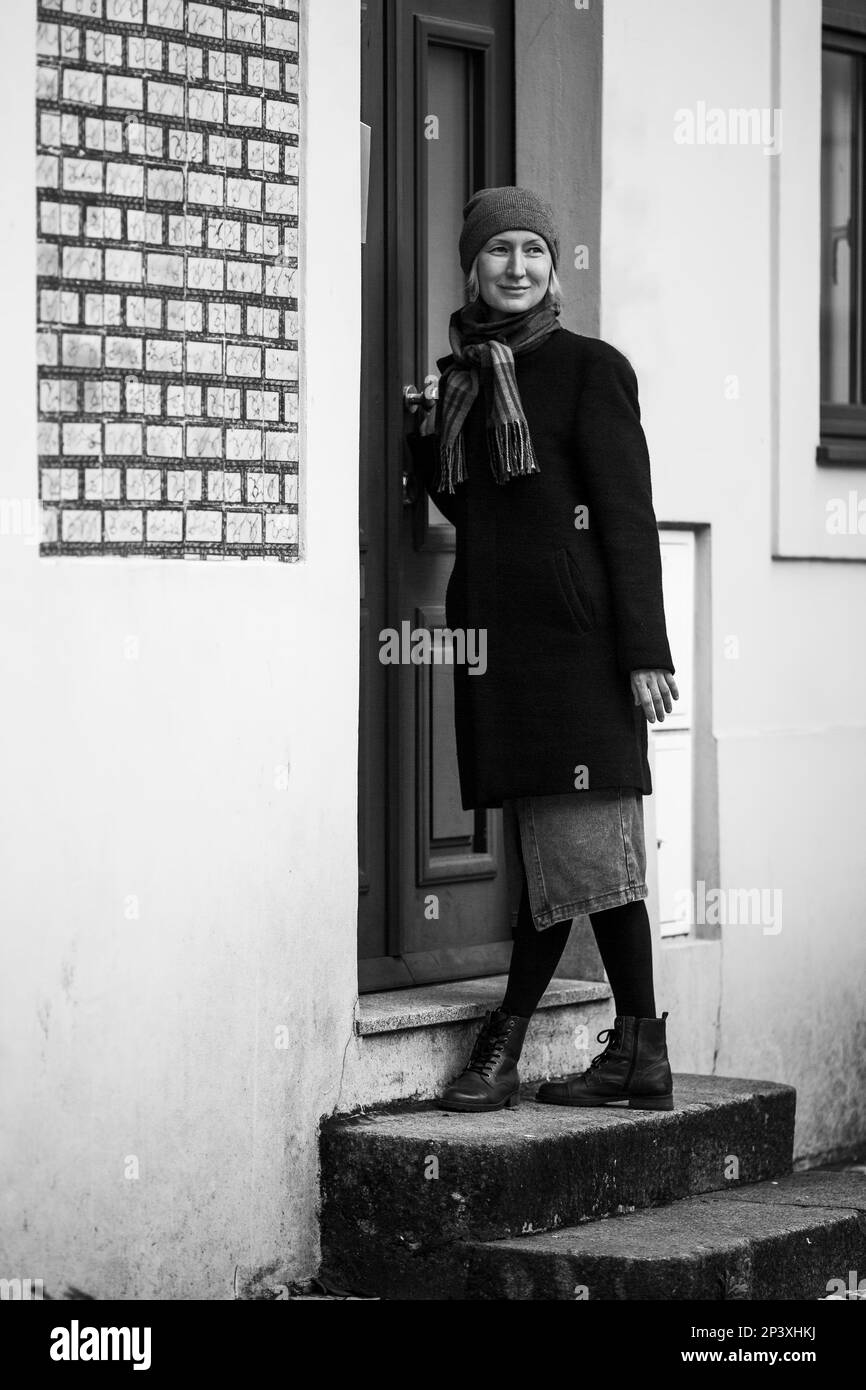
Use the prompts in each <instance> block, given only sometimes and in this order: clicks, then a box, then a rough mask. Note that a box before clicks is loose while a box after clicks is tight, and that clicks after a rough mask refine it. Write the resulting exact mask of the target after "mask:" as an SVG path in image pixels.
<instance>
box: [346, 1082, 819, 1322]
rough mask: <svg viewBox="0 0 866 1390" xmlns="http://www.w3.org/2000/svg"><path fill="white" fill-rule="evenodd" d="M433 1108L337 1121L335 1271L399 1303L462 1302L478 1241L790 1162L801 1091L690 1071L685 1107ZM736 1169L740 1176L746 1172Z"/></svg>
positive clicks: (715, 1186)
mask: <svg viewBox="0 0 866 1390" xmlns="http://www.w3.org/2000/svg"><path fill="white" fill-rule="evenodd" d="M534 1091H535V1087H534V1086H532V1087H527V1088H526V1089H525V1090H524V1091H523V1092H522V1103H521V1105H520V1107H519V1108H518V1109H516V1110H505V1111H498V1112H494V1113H493V1114H489V1115H458V1114H449V1113H448V1112H446V1111H442V1110H438V1109H436V1108H435V1107H434V1106H432V1105H430V1104H426V1105H414V1106H398V1107H395V1108H393V1109H390V1110H388V1109H385V1110H382V1111H377V1112H374V1113H371V1114H367V1115H358V1116H343V1117H337V1118H334V1119H331V1120H329V1121H327V1122H326V1123H325V1124H324V1125H323V1129H322V1135H321V1163H322V1194H323V1205H322V1247H323V1266H324V1268H326V1269H327V1270H328V1271H329V1272H331V1273H332V1274H333V1275H335V1276H336V1277H337V1278H338V1279H342V1280H343V1281H345V1282H348V1283H349V1285H350V1286H351V1287H355V1288H362V1289H369V1290H371V1291H373V1292H376V1293H379V1294H381V1295H382V1296H384V1297H388V1298H409V1297H414V1298H419V1297H420V1298H425V1297H426V1298H442V1297H445V1298H449V1297H455V1296H460V1295H459V1294H455V1293H454V1290H455V1288H462V1287H463V1286H464V1280H465V1246H466V1245H467V1243H473V1242H475V1243H477V1242H487V1241H493V1240H504V1239H507V1238H509V1237H513V1236H521V1235H526V1234H529V1233H534V1232H540V1231H553V1230H556V1229H557V1228H561V1227H564V1226H572V1225H574V1224H576V1223H578V1222H583V1221H591V1220H594V1219H597V1218H599V1217H603V1216H607V1215H611V1214H613V1213H616V1212H623V1211H628V1210H631V1209H634V1208H638V1207H648V1206H652V1205H655V1204H658V1203H670V1202H673V1201H676V1200H678V1199H681V1198H686V1197H692V1196H695V1195H696V1194H699V1193H704V1192H712V1191H716V1190H719V1189H721V1188H725V1187H726V1186H740V1187H742V1186H743V1185H744V1184H746V1183H756V1182H760V1181H762V1180H763V1179H767V1178H773V1177H778V1176H781V1175H782V1174H785V1173H787V1172H789V1171H790V1168H791V1158H792V1151H793V1136H794V1108H795V1093H794V1090H793V1089H792V1088H791V1087H790V1086H781V1085H778V1084H776V1083H774V1082H768V1081H746V1080H740V1079H737V1078H733V1077H715V1076H691V1075H676V1076H675V1078H674V1095H675V1104H676V1109H675V1110H673V1111H670V1112H667V1113H659V1112H652V1111H637V1110H629V1109H627V1108H621V1107H608V1108H605V1109H596V1110H576V1109H570V1108H568V1107H563V1106H554V1105H539V1104H537V1103H536V1102H535V1101H534V1100H533V1099H532V1097H533V1095H534ZM734 1174H736V1176H734Z"/></svg>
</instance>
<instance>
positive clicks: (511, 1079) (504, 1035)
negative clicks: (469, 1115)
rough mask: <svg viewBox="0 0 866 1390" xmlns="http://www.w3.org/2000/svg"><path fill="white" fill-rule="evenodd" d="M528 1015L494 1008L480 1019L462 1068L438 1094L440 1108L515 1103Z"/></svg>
mask: <svg viewBox="0 0 866 1390" xmlns="http://www.w3.org/2000/svg"><path fill="white" fill-rule="evenodd" d="M528 1027H529V1019H528V1018H523V1017H522V1016H521V1015H520V1014H507V1013H504V1012H503V1010H502V1009H501V1008H500V1009H494V1010H493V1011H492V1012H490V1013H488V1014H487V1015H486V1017H485V1019H484V1024H483V1026H482V1028H481V1032H480V1033H479V1034H478V1037H477V1038H476V1039H475V1046H474V1047H473V1049H472V1056H471V1057H470V1058H469V1062H468V1064H467V1066H466V1070H465V1071H464V1072H463V1073H462V1074H461V1075H460V1076H458V1077H457V1079H456V1081H452V1082H451V1084H450V1085H449V1086H446V1088H445V1090H444V1091H443V1092H442V1095H441V1096H440V1097H439V1100H438V1102H437V1103H438V1105H439V1107H440V1109H442V1110H465V1111H481V1110H502V1109H504V1107H505V1106H510V1107H511V1108H514V1107H515V1106H516V1105H517V1103H518V1091H519V1089H520V1078H519V1076H518V1075H517V1062H518V1059H519V1057H520V1053H521V1050H522V1048H523V1040H524V1038H525V1037H526V1030H527V1028H528Z"/></svg>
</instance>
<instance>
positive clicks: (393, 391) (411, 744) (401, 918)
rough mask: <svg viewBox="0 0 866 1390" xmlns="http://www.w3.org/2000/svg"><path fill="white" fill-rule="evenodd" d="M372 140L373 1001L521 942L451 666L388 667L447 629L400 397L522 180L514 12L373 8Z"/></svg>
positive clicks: (433, 356)
mask: <svg viewBox="0 0 866 1390" xmlns="http://www.w3.org/2000/svg"><path fill="white" fill-rule="evenodd" d="M361 24H362V43H361V47H362V108H361V119H362V120H363V121H364V122H365V123H366V124H367V125H368V126H370V128H371V132H372V133H371V141H370V184H369V201H368V217H367V236H366V243H365V245H364V247H363V252H362V256H363V347H362V374H361V420H360V455H361V466H360V531H359V558H360V567H361V620H360V644H361V663H360V669H361V676H360V680H361V689H360V727H359V827H358V829H359V883H358V888H359V912H358V921H359V940H358V954H359V988H360V990H361V991H362V992H369V991H371V990H380V989H396V988H401V987H407V986H410V985H420V984H431V983H436V982H439V981H444V980H453V979H466V978H471V977H475V976H480V975H488V974H496V973H499V972H501V971H504V970H505V969H507V965H508V959H509V956H510V932H509V924H508V918H507V911H506V887H505V866H504V862H503V857H502V825H501V812H499V811H465V810H464V809H463V808H462V805H461V801H460V793H459V786H458V779H457V758H456V750H455V745H454V730H453V717H452V708H453V706H452V670H451V668H450V667H449V666H447V665H435V664H429V665H418V666H414V665H408V664H407V665H402V664H401V665H383V664H382V663H381V662H380V660H379V650H380V640H379V634H380V632H382V631H383V630H384V629H388V628H390V629H394V630H396V631H397V632H400V631H401V624H403V623H405V622H408V623H409V627H410V630H416V629H419V628H436V627H444V626H445V611H444V602H445V600H444V595H445V586H446V583H447V580H448V576H449V573H450V570H451V566H452V563H453V556H454V532H453V528H452V527H451V526H450V524H449V523H448V522H447V521H446V520H445V518H444V517H443V516H442V514H441V513H440V512H439V511H438V509H437V508H436V507H435V506H434V505H433V503H432V502H430V501H429V499H428V498H427V496H426V494H424V493H423V491H422V490H419V489H418V488H417V486H416V485H415V482H414V479H413V477H412V474H411V464H410V461H409V456H408V451H407V449H406V445H405V438H406V435H407V433H408V432H409V430H410V429H411V428H414V425H413V422H412V418H411V416H410V415H409V414H408V413H407V412H406V411H405V408H404V404H403V388H404V386H406V385H409V384H418V383H420V382H421V381H423V379H424V377H425V376H427V375H428V374H429V373H435V374H438V372H437V367H436V360H437V358H440V357H443V356H444V355H445V354H446V353H447V352H448V320H449V317H450V314H451V312H452V311H453V310H454V309H455V308H457V307H458V306H459V305H460V304H462V302H463V277H462V272H461V270H460V266H459V263H458V259H457V240H458V236H459V233H460V227H461V225H462V208H463V204H464V203H465V202H466V200H467V198H468V197H469V196H470V195H471V194H472V193H473V192H474V191H475V190H477V189H479V188H483V187H489V186H492V185H498V184H510V183H513V182H514V181H515V180H514V107H515V84H514V7H513V3H512V0H431V3H426V4H423V5H419V4H417V3H414V2H413V0H367V2H366V3H362V5H361Z"/></svg>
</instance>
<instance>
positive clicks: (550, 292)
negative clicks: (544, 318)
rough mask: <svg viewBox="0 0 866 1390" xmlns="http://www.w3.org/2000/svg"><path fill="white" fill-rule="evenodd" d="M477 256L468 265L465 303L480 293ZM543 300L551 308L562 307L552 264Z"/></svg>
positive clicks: (559, 289)
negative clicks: (469, 265)
mask: <svg viewBox="0 0 866 1390" xmlns="http://www.w3.org/2000/svg"><path fill="white" fill-rule="evenodd" d="M480 255H481V252H480V251H479V252H478V256H480ZM478 256H476V257H475V260H474V261H473V262H472V265H471V267H470V270H469V274H468V275H467V276H466V303H467V304H472V303H474V302H475V300H476V299H477V298H478V296H479V295H480V293H481V284H480V281H479V279H478ZM545 302H546V303H547V304H548V305H549V306H550V308H551V309H561V308H562V285H561V284H560V280H559V276H558V275H557V273H556V269H555V267H554V266H552V265H551V267H550V280H549V282H548V286H547V294H546V296H545Z"/></svg>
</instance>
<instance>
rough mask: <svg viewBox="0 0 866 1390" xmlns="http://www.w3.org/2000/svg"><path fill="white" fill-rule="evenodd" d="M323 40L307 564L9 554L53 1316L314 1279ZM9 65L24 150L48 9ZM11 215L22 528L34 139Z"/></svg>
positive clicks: (34, 1140)
mask: <svg viewBox="0 0 866 1390" xmlns="http://www.w3.org/2000/svg"><path fill="white" fill-rule="evenodd" d="M304 8H307V6H306V5H305V6H304ZM308 8H309V10H310V18H309V42H308V44H307V47H306V51H305V52H304V54H303V57H302V66H303V76H304V85H305V88H306V98H305V99H306V106H305V115H304V121H305V126H306V135H307V140H308V142H309V143H308V150H307V163H306V175H305V180H304V183H303V200H304V203H305V205H306V217H307V223H306V247H307V251H306V269H305V273H304V274H303V286H304V302H303V305H302V313H303V332H304V339H305V344H306V354H305V370H306V411H307V414H306V437H307V444H306V549H307V555H306V559H305V560H304V561H302V562H301V563H298V564H296V565H282V564H278V563H270V564H268V563H261V562H251V563H246V564H244V563H242V562H214V563H194V562H190V561H186V562H184V561H180V562H177V561H166V560H159V561H148V560H132V559H131V560H128V561H113V560H108V559H96V560H92V561H90V560H85V561H82V560H78V559H74V560H73V559H70V560H62V561H46V560H40V559H39V557H38V553H37V549H36V547H35V546H34V545H33V544H32V543H29V542H28V541H27V540H25V539H24V538H22V537H20V536H15V535H8V534H7V535H4V536H3V537H2V539H0V567H2V574H0V688H2V690H3V714H2V720H0V767H2V769H3V772H2V793H0V882H2V885H3V889H2V908H0V912H2V922H3V936H4V970H3V977H4V979H3V1002H2V1008H0V1027H2V1049H3V1064H2V1069H0V1071H2V1088H3V1094H2V1113H3V1125H2V1132H3V1141H2V1142H3V1184H2V1191H3V1197H2V1226H3V1231H4V1241H3V1256H4V1259H3V1264H4V1267H3V1269H2V1270H0V1274H2V1275H3V1276H4V1277H13V1276H20V1277H39V1278H43V1279H44V1281H45V1287H46V1290H48V1291H49V1292H51V1293H52V1295H53V1296H55V1297H58V1296H60V1294H61V1292H62V1289H63V1287H64V1286H65V1285H66V1284H67V1283H71V1284H74V1285H76V1286H77V1287H79V1288H81V1289H83V1290H84V1291H85V1292H88V1293H90V1294H92V1295H93V1296H95V1297H97V1298H100V1299H105V1298H109V1297H120V1298H147V1297H155V1298H160V1299H175V1298H216V1299H220V1298H231V1297H232V1296H233V1290H234V1289H235V1288H237V1290H238V1291H239V1292H243V1290H244V1289H245V1288H246V1287H248V1281H249V1280H250V1279H253V1280H255V1278H256V1277H257V1276H258V1275H260V1274H261V1273H262V1272H265V1274H267V1273H268V1272H269V1273H270V1276H271V1279H272V1281H273V1282H280V1281H282V1280H285V1279H286V1278H288V1277H298V1276H301V1275H304V1274H309V1273H311V1272H312V1271H313V1270H314V1269H315V1268H316V1263H317V1253H318V1252H317V1230H316V1221H315V1205H316V1201H317V1196H318V1183H317V1171H316V1169H317V1134H316V1125H317V1120H318V1117H319V1115H320V1114H322V1113H323V1112H325V1111H327V1110H329V1109H330V1108H331V1105H332V1103H333V1098H334V1096H335V1095H336V1093H337V1090H338V1086H339V1076H340V1067H341V1061H342V1055H343V1051H344V1048H345V1046H346V1043H347V1041H348V1039H349V1037H350V1032H351V1013H352V1003H353V999H354V993H355V986H356V972H355V932H356V908H357V851H356V767H357V749H356V736H357V650H358V641H357V610H358V593H357V583H358V564H357V404H358V403H357V383H358V370H359V344H360V247H359V233H358V228H359V216H360V214H359V172H358V164H359V161H358V103H359V53H358V33H359V22H358V13H357V11H358V5H357V0H328V3H327V4H326V5H322V4H311V5H309V6H308ZM3 40H4V42H3V45H2V53H0V63H2V81H0V127H2V129H3V130H4V131H6V132H11V131H13V130H14V129H16V128H18V129H21V128H22V125H23V128H24V129H25V130H31V129H32V119H33V118H32V112H33V109H34V86H33V83H34V7H33V6H32V4H31V3H30V0H14V4H12V3H10V4H8V5H7V6H5V7H4V17H3ZM3 184H4V211H3V216H2V219H0V287H2V289H0V293H2V310H3V334H2V346H3V353H2V371H0V381H2V402H3V405H2V421H3V462H2V479H3V481H2V495H3V497H4V498H6V499H26V498H32V497H33V495H34V491H35V479H36V443H35V439H36V436H35V415H36V410H35V385H36V366H35V354H34V295H35V278H34V277H35V235H34V193H33V189H34V156H33V151H32V147H31V142H30V140H29V139H24V140H23V141H21V142H20V143H17V142H16V143H13V142H12V141H9V140H7V141H5V142H4V146H3ZM337 209H339V213H338V215H337V212H336V210H337ZM131 640H134V641H135V642H137V644H138V657H137V659H130V657H129V655H128V653H129V650H130V648H129V643H130V641H131ZM285 765H288V766H289V767H290V771H289V774H288V778H287V781H286V785H285V788H284V789H283V787H282V786H281V784H280V777H279V769H280V768H281V767H283V766H285ZM131 899H135V900H136V902H137V905H138V906H137V915H134V916H130V912H131V911H132V912H134V911H135V908H134V905H131ZM281 1025H285V1026H286V1027H287V1028H288V1030H289V1035H290V1045H289V1047H288V1048H284V1049H278V1048H277V1047H276V1046H275V1030H276V1029H277V1028H278V1027H279V1026H281ZM129 1156H135V1158H137V1160H138V1165H139V1176H138V1178H137V1179H135V1178H130V1177H127V1176H125V1173H126V1172H128V1171H130V1170H131V1165H130V1164H129V1162H128V1158H129Z"/></svg>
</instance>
